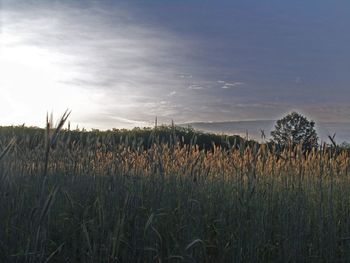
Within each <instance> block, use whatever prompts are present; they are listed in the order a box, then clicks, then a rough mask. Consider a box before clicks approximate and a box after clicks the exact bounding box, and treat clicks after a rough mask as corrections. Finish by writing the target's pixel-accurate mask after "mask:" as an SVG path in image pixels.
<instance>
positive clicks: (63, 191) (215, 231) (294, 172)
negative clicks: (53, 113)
mask: <svg viewBox="0 0 350 263" xmlns="http://www.w3.org/2000/svg"><path fill="white" fill-rule="evenodd" d="M60 128H61V126H60V124H59V128H58V130H59V129H60ZM58 130H55V129H53V128H52V127H50V125H48V128H47V129H46V130H40V129H29V128H21V127H12V128H11V127H10V128H1V129H0V196H1V198H0V226H1V227H0V262H273V261H274V262H350V181H349V168H350V165H349V153H348V152H347V151H345V150H344V151H343V150H337V149H334V148H331V147H328V146H323V147H321V148H320V149H319V150H314V151H312V152H310V153H306V154H305V153H303V152H302V151H301V148H300V147H295V148H294V149H289V150H284V151H277V149H275V148H274V147H273V146H271V145H269V144H261V145H258V144H252V143H248V142H244V141H241V140H240V141H239V144H235V143H234V142H232V143H230V138H228V139H227V138H226V139H227V140H226V141H225V142H227V143H226V144H225V145H220V144H215V143H214V144H212V145H211V146H210V144H209V146H210V147H209V146H208V145H206V146H203V145H201V144H200V143H199V144H198V145H197V143H196V142H197V141H196V139H195V135H196V134H195V133H193V132H192V133H190V134H188V132H187V135H188V136H191V137H193V139H191V140H189V139H188V138H187V137H186V136H184V134H182V135H179V134H178V133H177V132H176V130H175V129H174V130H172V128H169V129H168V130H167V131H166V132H165V133H162V136H163V137H162V138H163V139H160V133H159V132H158V131H157V129H153V130H148V133H147V134H146V135H145V136H144V138H142V139H140V138H141V136H135V133H133V135H130V134H129V135H128V136H124V135H125V134H124V133H125V131H124V133H123V131H114V132H109V133H102V132H97V131H95V132H78V131H68V130H63V131H61V133H60V134H58V133H56V131H58ZM183 132H185V135H186V130H183ZM137 134H138V135H140V134H145V131H142V130H141V131H139V133H137ZM202 136H204V135H202ZM185 137H186V138H185ZM199 137H200V136H199ZM138 138H139V139H138ZM213 138H214V137H213ZM214 139H217V138H214ZM214 139H213V140H214ZM231 139H232V138H231ZM236 139H238V138H236ZM236 142H237V141H236ZM1 151H3V154H1Z"/></svg>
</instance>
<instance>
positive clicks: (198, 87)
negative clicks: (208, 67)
mask: <svg viewBox="0 0 350 263" xmlns="http://www.w3.org/2000/svg"><path fill="white" fill-rule="evenodd" d="M188 89H189V90H203V89H204V88H203V87H202V86H200V85H197V84H192V85H190V86H188Z"/></svg>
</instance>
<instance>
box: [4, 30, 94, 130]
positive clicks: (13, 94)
mask: <svg viewBox="0 0 350 263" xmlns="http://www.w3.org/2000/svg"><path fill="white" fill-rule="evenodd" d="M16 40H17V39H16V37H15V36H11V35H6V34H2V38H1V49H0V74H1V77H0V91H1V96H0V114H1V124H7V125H11V124H15V125H16V124H21V123H24V122H25V123H26V124H28V125H38V126H42V124H43V119H44V117H45V113H46V112H47V111H53V112H55V113H56V114H59V113H61V112H63V111H64V110H65V109H66V108H70V109H73V111H74V109H78V112H79V111H84V110H85V109H87V108H88V107H89V109H92V108H91V107H93V105H92V103H91V101H90V97H91V96H90V95H89V94H88V93H87V91H86V90H84V89H82V88H80V87H77V86H74V87H73V86H69V82H70V81H71V80H73V79H74V78H76V77H77V76H76V72H75V71H74V60H73V58H72V57H69V56H67V55H65V54H60V53H58V52H55V51H52V50H50V49H46V48H42V47H40V46H39V47H37V46H31V45H25V44H21V43H20V44H17V43H16V42H17V41H16Z"/></svg>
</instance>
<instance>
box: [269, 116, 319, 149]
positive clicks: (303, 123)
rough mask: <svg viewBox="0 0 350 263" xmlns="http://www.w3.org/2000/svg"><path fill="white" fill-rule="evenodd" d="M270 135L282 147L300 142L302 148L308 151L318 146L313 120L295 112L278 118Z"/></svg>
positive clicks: (293, 145)
mask: <svg viewBox="0 0 350 263" xmlns="http://www.w3.org/2000/svg"><path fill="white" fill-rule="evenodd" d="M271 136H272V138H273V141H274V142H275V143H276V144H278V145H280V146H282V147H286V146H292V147H295V146H296V145H299V144H301V145H302V147H303V150H309V151H310V150H311V149H312V148H315V147H317V146H318V143H317V140H318V137H317V133H316V130H315V122H314V121H309V120H308V119H307V118H306V117H304V116H303V115H301V114H299V113H296V112H292V113H290V114H288V115H287V116H285V117H284V118H282V119H281V120H278V121H277V123H276V126H275V130H274V131H272V132H271Z"/></svg>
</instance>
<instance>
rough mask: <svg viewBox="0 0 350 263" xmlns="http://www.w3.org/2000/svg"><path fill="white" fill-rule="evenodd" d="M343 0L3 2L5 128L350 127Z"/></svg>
mask: <svg viewBox="0 0 350 263" xmlns="http://www.w3.org/2000/svg"><path fill="white" fill-rule="evenodd" d="M349 28H350V2H349V1H345V0H336V1H335V0H317V1H316V0H309V1H305V0H303V1H301V0H294V1H286V0H266V1H260V0H230V1H228V0H211V1H209V0H187V1H186V0H173V1H171V0H148V1H146V0H143V1H141V0H138V1H137V0H128V1H126V0H114V1H112V0H99V1H97V0H95V1H93V0H80V1H68V0H50V1H49V0H26V1H23V0H0V92H1V96H0V116H1V118H0V125H10V124H22V123H26V124H27V125H36V126H43V125H44V121H45V117H46V113H47V112H53V113H54V115H55V116H56V117H59V116H60V115H61V114H62V113H63V112H64V110H65V109H71V110H72V115H71V117H70V119H71V122H72V124H73V125H79V126H80V127H86V128H99V129H110V128H131V127H134V126H146V125H151V124H152V123H153V122H154V119H155V117H156V116H157V118H158V120H159V122H164V123H169V122H171V120H174V121H175V123H186V122H212V121H230V120H238V121H242V120H275V119H278V118H280V117H281V116H283V115H284V114H286V113H288V112H290V111H292V110H296V111H299V112H301V113H303V114H305V115H306V116H308V117H310V118H311V119H313V120H315V121H316V122H317V121H320V122H340V123H350V103H349V97H350V87H349V83H350V74H349V69H350V48H349V47H350V32H349Z"/></svg>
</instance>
